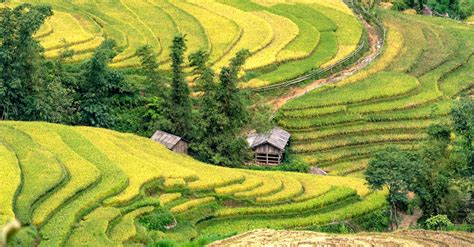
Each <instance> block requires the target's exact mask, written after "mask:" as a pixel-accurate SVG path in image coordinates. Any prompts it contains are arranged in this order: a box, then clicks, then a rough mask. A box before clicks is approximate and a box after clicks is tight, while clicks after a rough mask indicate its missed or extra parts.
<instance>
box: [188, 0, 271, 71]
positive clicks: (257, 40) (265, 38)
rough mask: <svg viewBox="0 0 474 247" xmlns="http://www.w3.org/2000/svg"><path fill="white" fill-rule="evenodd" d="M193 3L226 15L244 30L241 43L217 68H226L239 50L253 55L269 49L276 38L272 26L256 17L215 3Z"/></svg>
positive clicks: (219, 62)
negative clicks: (246, 50) (266, 48)
mask: <svg viewBox="0 0 474 247" xmlns="http://www.w3.org/2000/svg"><path fill="white" fill-rule="evenodd" d="M191 3H193V4H196V5H199V6H201V7H203V8H206V9H208V10H210V11H213V12H214V13H226V17H227V18H230V19H232V20H233V21H234V22H236V23H237V24H238V25H239V27H240V28H241V29H242V35H241V37H240V40H239V42H238V43H237V44H236V45H235V46H234V47H232V49H230V51H229V52H227V53H226V54H225V55H224V56H223V57H222V58H221V59H220V60H219V61H218V62H217V63H216V64H215V67H216V68H220V67H223V66H226V65H227V64H228V63H229V61H230V59H231V58H232V57H233V56H234V55H235V54H236V53H237V52H238V51H239V50H241V49H248V50H249V51H250V52H251V53H256V52H258V51H260V50H262V49H263V48H265V47H267V46H268V45H269V44H270V43H271V42H272V40H273V38H274V33H273V30H272V27H271V25H270V24H269V23H268V22H267V21H266V20H265V19H262V18H260V17H258V16H256V15H253V14H251V13H248V12H244V11H241V10H239V9H236V8H233V7H231V6H228V5H225V4H221V3H218V2H214V1H208V2H202V1H191Z"/></svg>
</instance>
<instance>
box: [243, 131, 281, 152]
mask: <svg viewBox="0 0 474 247" xmlns="http://www.w3.org/2000/svg"><path fill="white" fill-rule="evenodd" d="M289 139H290V133H288V132H286V131H285V130H283V129H281V128H278V127H277V128H273V129H272V130H271V131H270V132H268V133H265V134H253V135H250V136H249V137H248V138H247V142H248V143H249V145H250V147H251V148H255V147H257V146H260V145H262V144H266V143H268V144H270V145H272V146H274V147H276V148H279V149H281V150H283V149H285V146H286V144H287V143H288V140H289Z"/></svg>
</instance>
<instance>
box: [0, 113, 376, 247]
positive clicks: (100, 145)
mask: <svg viewBox="0 0 474 247" xmlns="http://www.w3.org/2000/svg"><path fill="white" fill-rule="evenodd" d="M0 129H1V130H2V135H1V137H0V141H1V142H2V143H3V145H5V146H6V147H9V149H5V150H8V152H10V153H11V154H14V155H15V156H17V157H18V158H19V162H20V163H19V164H20V165H22V166H24V167H25V168H27V167H28V169H31V170H35V171H36V172H32V173H27V171H28V169H24V168H22V170H21V172H22V174H21V175H22V177H23V180H22V181H23V182H22V183H21V184H17V185H16V186H11V187H12V188H13V189H14V190H16V189H18V187H19V188H20V190H19V192H18V193H17V194H14V196H13V198H10V200H9V203H10V205H13V209H14V212H15V214H16V216H17V217H18V218H19V219H20V221H21V222H22V223H24V224H26V223H30V222H31V226H32V227H33V228H35V229H36V230H37V231H38V233H39V234H40V235H39V236H42V237H41V241H40V246H61V245H68V246H76V245H82V244H88V243H94V244H102V245H110V244H112V245H120V244H122V243H124V244H125V243H131V244H133V243H148V244H152V243H155V242H158V241H160V240H163V239H174V240H177V241H187V240H190V239H191V238H193V237H195V236H197V234H198V235H202V236H203V237H204V236H208V235H213V234H223V235H225V236H227V235H229V234H232V233H234V232H240V231H244V230H246V229H255V228H258V227H261V226H263V225H268V224H270V225H272V224H275V227H277V228H282V227H284V228H294V227H303V226H311V225H324V224H327V223H330V222H332V221H333V220H335V221H339V220H344V219H349V218H352V217H356V216H360V215H364V214H366V213H369V212H370V211H372V210H374V209H379V208H382V207H384V205H385V199H384V198H385V196H384V192H382V193H379V192H377V193H371V192H369V190H368V189H367V186H366V185H365V184H364V183H365V181H364V180H363V179H357V178H344V177H319V176H313V175H310V174H302V173H290V172H277V171H273V172H270V171H252V170H242V169H230V168H225V167H218V166H212V165H207V164H203V163H200V162H198V161H196V160H193V159H191V158H190V157H188V156H183V155H178V154H175V153H172V152H171V151H169V150H167V149H166V148H165V147H163V146H162V145H159V144H157V143H155V142H153V141H151V140H149V139H146V138H141V137H138V136H133V135H131V134H121V133H118V132H113V131H109V130H104V129H96V128H90V127H67V126H63V125H54V124H46V123H38V122H36V123H26V122H11V121H4V122H2V123H1V124H0ZM3 130H5V131H3ZM40 137H41V138H40ZM28 140H29V141H28ZM28 152H30V153H32V154H35V153H41V152H47V153H48V154H50V155H51V157H54V159H57V161H58V162H61V164H62V169H64V172H66V174H67V177H66V179H67V180H66V182H63V179H65V178H63V177H62V176H54V174H53V173H51V172H52V171H54V170H52V169H51V168H48V170H47V171H48V172H49V173H50V174H49V175H45V174H43V173H41V172H40V171H41V169H45V168H44V166H45V165H47V164H54V163H50V162H49V161H47V162H41V160H38V159H37V158H38V157H39V156H35V157H36V159H31V160H28V159H24V158H23V157H22V156H23V155H24V154H25V153H28ZM12 161H14V159H13V160H12ZM11 164H15V162H13V163H11ZM77 169H86V170H87V169H89V171H93V172H94V173H95V174H97V175H87V176H82V177H78V176H76V175H77ZM60 171H61V170H60ZM85 172H88V171H85ZM215 174H219V177H216V176H215ZM57 175H61V173H58V174H57ZM178 178H182V179H178ZM177 179H178V180H179V181H181V182H180V183H179V186H177V187H176V186H174V187H170V186H169V185H168V186H165V183H166V181H168V180H169V181H175V180H177ZM256 180H257V181H258V183H255V181H256ZM81 182H82V183H81ZM87 183H92V184H87ZM170 183H173V184H174V182H168V184H170ZM30 184H31V185H33V184H34V187H29V186H30ZM12 185H14V184H12ZM33 189H35V190H36V191H37V192H35V191H33ZM167 190H172V191H173V192H171V193H167ZM22 198H25V199H22ZM26 198H29V200H28V201H27V200H26ZM23 201H24V203H22V202H23ZM26 203H30V204H26ZM25 204H26V205H25ZM31 205H33V206H34V207H33V209H31V208H32V206H31ZM22 208H25V209H22ZM17 212H18V213H22V212H24V213H22V214H21V215H20V214H18V213H17ZM29 212H32V214H29ZM330 215H331V216H330ZM157 216H160V218H161V217H163V220H164V219H167V220H166V221H160V220H157ZM173 219H176V223H174V220H173ZM197 222H199V223H197ZM239 222H247V223H249V224H244V225H242V223H239ZM223 224H226V225H227V224H229V226H232V228H222V226H223ZM234 225H235V226H236V227H235V228H234ZM169 226H170V228H169V229H168V227H169ZM13 239H16V240H15V241H28V240H27V237H26V235H25V236H23V234H19V235H15V236H14V237H13ZM143 241H144V242H143Z"/></svg>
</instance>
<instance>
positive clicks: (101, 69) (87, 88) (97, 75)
mask: <svg viewBox="0 0 474 247" xmlns="http://www.w3.org/2000/svg"><path fill="white" fill-rule="evenodd" d="M116 49H117V45H116V43H115V41H113V40H106V41H104V42H103V43H102V44H101V45H100V47H99V48H98V49H97V50H96V51H95V53H94V56H93V57H92V58H91V59H90V60H88V61H86V62H85V63H84V64H83V66H82V68H81V70H82V74H81V82H80V86H79V94H78V99H77V100H78V101H79V104H80V108H79V115H80V120H79V123H81V124H85V125H91V126H100V127H111V126H113V125H114V123H115V121H116V115H115V112H114V109H113V108H114V107H115V106H118V105H120V104H121V103H123V102H122V101H123V100H124V97H126V96H127V95H133V91H132V90H131V89H130V88H129V86H128V84H127V83H126V82H125V80H124V77H123V75H122V74H121V73H120V72H117V71H112V70H110V69H109V68H108V63H109V62H110V61H111V60H112V59H113V58H114V57H115V56H116V55H117V51H116ZM127 106H128V104H123V107H127Z"/></svg>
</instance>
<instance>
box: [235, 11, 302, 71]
mask: <svg viewBox="0 0 474 247" xmlns="http://www.w3.org/2000/svg"><path fill="white" fill-rule="evenodd" d="M253 14H254V15H257V16H259V17H261V18H262V19H265V20H266V21H268V23H269V24H270V25H271V26H272V29H273V33H274V37H273V40H272V42H271V43H270V44H269V45H268V47H266V48H265V49H263V50H261V51H259V52H257V53H256V54H255V55H254V56H252V57H250V58H249V59H248V60H247V61H246V63H245V66H244V69H245V70H254V69H258V68H261V67H264V66H268V65H270V64H274V63H276V62H277V60H278V59H277V55H278V54H279V52H280V51H281V50H282V49H283V48H285V47H286V45H288V44H289V43H290V42H291V41H292V40H294V39H295V38H296V37H297V35H298V33H299V29H298V26H297V25H296V24H295V23H293V22H292V21H290V20H289V19H287V18H285V17H282V16H279V15H275V14H271V13H269V12H254V13H253Z"/></svg>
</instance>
